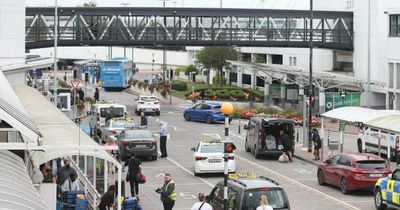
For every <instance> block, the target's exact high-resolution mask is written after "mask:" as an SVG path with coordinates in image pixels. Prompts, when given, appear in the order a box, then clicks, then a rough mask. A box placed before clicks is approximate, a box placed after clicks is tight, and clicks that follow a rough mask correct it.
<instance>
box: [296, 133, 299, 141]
mask: <svg viewBox="0 0 400 210" xmlns="http://www.w3.org/2000/svg"><path fill="white" fill-rule="evenodd" d="M296 142H299V131H297V135H296Z"/></svg>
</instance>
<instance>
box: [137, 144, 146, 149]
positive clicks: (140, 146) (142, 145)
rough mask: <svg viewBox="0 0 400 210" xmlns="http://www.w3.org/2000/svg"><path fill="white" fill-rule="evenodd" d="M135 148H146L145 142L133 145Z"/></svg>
mask: <svg viewBox="0 0 400 210" xmlns="http://www.w3.org/2000/svg"><path fill="white" fill-rule="evenodd" d="M135 147H136V148H146V147H147V146H146V145H145V144H137V145H135Z"/></svg>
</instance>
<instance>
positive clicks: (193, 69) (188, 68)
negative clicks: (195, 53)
mask: <svg viewBox="0 0 400 210" xmlns="http://www.w3.org/2000/svg"><path fill="white" fill-rule="evenodd" d="M190 72H194V73H196V74H199V70H198V69H197V68H196V66H194V65H193V64H192V65H189V66H187V67H186V69H185V75H189V74H190Z"/></svg>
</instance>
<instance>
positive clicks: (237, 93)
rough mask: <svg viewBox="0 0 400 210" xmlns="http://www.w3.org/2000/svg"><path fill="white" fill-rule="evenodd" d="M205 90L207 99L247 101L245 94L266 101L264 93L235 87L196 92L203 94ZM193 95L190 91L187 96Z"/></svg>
mask: <svg viewBox="0 0 400 210" xmlns="http://www.w3.org/2000/svg"><path fill="white" fill-rule="evenodd" d="M202 90H205V98H206V99H213V100H215V96H217V99H216V100H218V99H232V98H234V99H236V100H238V101H245V100H246V96H245V93H249V92H251V93H253V95H254V96H255V97H257V98H258V99H259V100H260V101H263V100H264V96H263V93H262V92H259V91H256V90H251V89H243V88H235V87H224V88H217V87H214V88H198V89H195V90H194V92H201V91H202ZM190 94H192V91H188V92H187V93H186V94H185V96H186V97H187V96H189V95H190Z"/></svg>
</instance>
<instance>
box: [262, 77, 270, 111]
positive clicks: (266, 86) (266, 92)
mask: <svg viewBox="0 0 400 210" xmlns="http://www.w3.org/2000/svg"><path fill="white" fill-rule="evenodd" d="M270 84H271V83H270V80H269V77H264V104H265V105H266V106H267V105H269V85H270Z"/></svg>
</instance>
